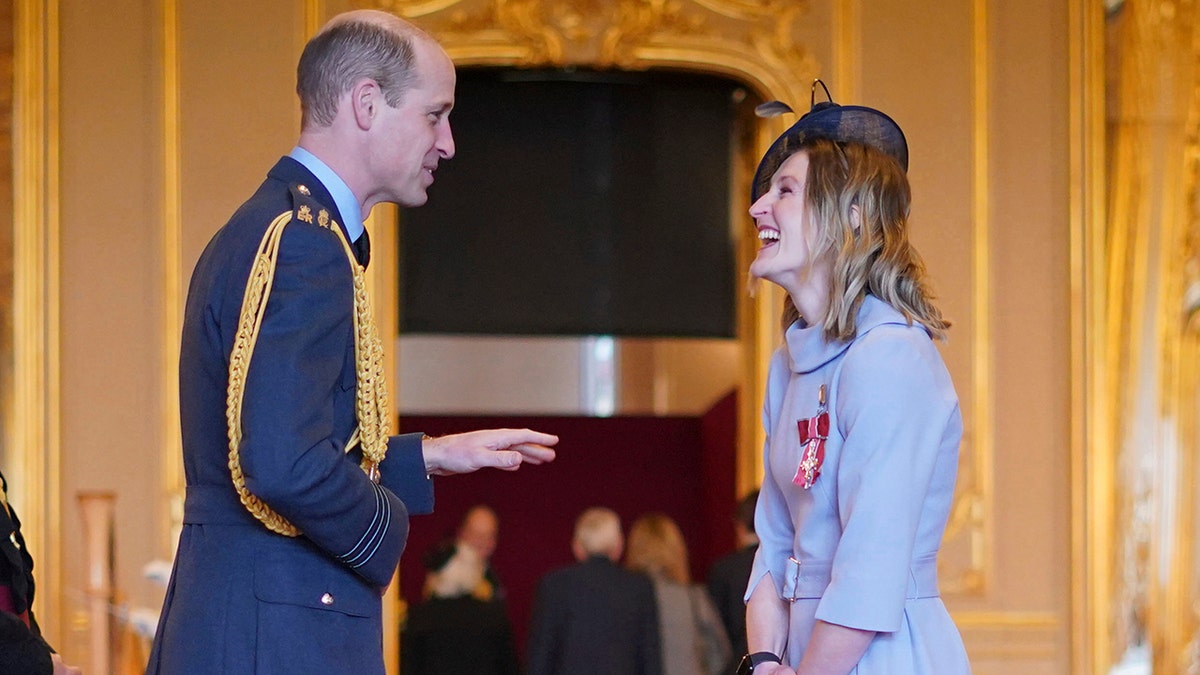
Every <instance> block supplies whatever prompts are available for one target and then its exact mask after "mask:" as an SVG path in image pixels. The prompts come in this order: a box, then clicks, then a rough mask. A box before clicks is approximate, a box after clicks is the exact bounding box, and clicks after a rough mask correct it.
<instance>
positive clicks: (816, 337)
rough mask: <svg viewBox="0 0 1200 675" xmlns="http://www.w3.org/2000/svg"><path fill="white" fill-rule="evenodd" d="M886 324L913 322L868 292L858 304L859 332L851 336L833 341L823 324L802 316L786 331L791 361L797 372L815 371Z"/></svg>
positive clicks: (785, 344)
mask: <svg viewBox="0 0 1200 675" xmlns="http://www.w3.org/2000/svg"><path fill="white" fill-rule="evenodd" d="M884 324H899V325H902V326H907V325H909V322H908V320H907V319H905V318H904V315H903V314H901V313H900V312H898V311H896V309H895V308H893V307H892V306H891V305H889V304H887V303H886V302H884V301H882V300H880V299H879V298H877V297H875V296H874V295H871V294H870V293H868V294H867V295H866V297H864V298H863V301H862V305H861V306H860V307H859V308H858V316H857V317H856V321H855V327H856V331H855V335H854V338H853V339H851V340H845V341H835V342H829V341H827V340H826V339H825V335H824V333H823V329H822V327H821V326H819V325H815V326H810V325H808V324H806V323H804V320H803V319H800V320H798V321H796V322H795V323H793V324H792V325H791V326H788V329H787V331H786V332H785V333H784V348H785V349H786V350H787V355H788V365H789V366H790V367H791V369H792V372H794V373H802V374H803V373H811V372H813V371H814V370H817V369H818V368H820V367H821V366H824V365H825V364H826V363H829V362H830V361H832V360H834V359H836V358H837V357H838V356H839V355H840V354H841V353H842V352H844V351H846V350H847V349H849V348H850V345H851V344H852V343H853V342H854V340H857V339H858V338H859V337H860V336H862V335H865V334H866V333H867V331H870V330H871V329H872V328H875V327H877V326H882V325H884Z"/></svg>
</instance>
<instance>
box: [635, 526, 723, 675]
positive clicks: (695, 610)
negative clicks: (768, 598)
mask: <svg viewBox="0 0 1200 675" xmlns="http://www.w3.org/2000/svg"><path fill="white" fill-rule="evenodd" d="M625 566H626V567H628V568H629V569H631V570H636V571H639V572H644V573H645V574H647V575H649V577H650V579H651V580H652V581H653V582H654V597H655V600H656V601H657V602H658V625H659V636H660V639H661V642H662V659H663V673H664V675H708V674H710V673H711V674H716V673H720V672H722V671H723V670H724V666H725V665H726V663H727V662H728V660H729V639H728V637H727V636H726V635H725V628H724V626H723V625H722V624H721V618H720V616H719V615H718V614H717V609H716V607H715V606H713V603H712V599H711V598H710V597H709V595H708V592H707V591H706V590H704V588H702V587H701V586H698V585H694V584H692V583H691V575H690V573H689V572H688V552H687V545H686V544H685V543H684V541H683V533H681V532H680V531H679V526H678V525H676V524H675V521H673V520H671V519H670V518H669V517H668V516H666V515H663V514H661V513H653V514H649V515H646V516H642V517H641V518H639V519H638V520H637V521H636V522H634V524H633V527H631V528H630V530H629V543H628V546H627V547H626V551H625Z"/></svg>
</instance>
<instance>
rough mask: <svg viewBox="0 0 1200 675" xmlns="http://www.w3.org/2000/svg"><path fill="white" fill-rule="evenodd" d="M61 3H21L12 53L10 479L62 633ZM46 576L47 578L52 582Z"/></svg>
mask: <svg viewBox="0 0 1200 675" xmlns="http://www.w3.org/2000/svg"><path fill="white" fill-rule="evenodd" d="M58 17H59V13H58V3H57V2H56V1H55V0H18V1H17V2H16V3H15V5H14V24H15V25H14V31H15V40H14V54H13V107H14V110H13V158H14V162H13V221H12V227H13V397H12V406H11V408H10V411H9V415H10V417H9V419H8V420H7V422H8V425H7V428H8V429H9V437H8V439H7V447H8V448H9V450H10V454H9V461H10V465H9V466H8V467H6V468H7V469H8V471H9V473H8V474H7V475H8V478H9V480H10V481H11V485H12V486H13V487H14V489H13V490H12V495H13V501H14V502H16V505H17V509H18V510H19V511H20V514H21V516H22V517H23V519H24V527H23V528H22V532H23V533H24V535H25V539H26V542H27V543H28V544H29V547H30V550H32V551H35V555H37V559H38V567H39V569H41V570H42V572H41V573H40V577H39V578H40V579H41V582H40V583H39V586H40V589H41V592H40V593H38V596H37V605H36V606H35V607H34V612H35V613H37V614H39V615H40V616H41V617H42V625H43V626H45V627H46V629H47V632H48V633H49V635H48V639H49V640H50V641H51V642H56V641H58V640H59V638H62V637H64V636H65V634H64V633H63V621H62V620H61V617H62V616H63V611H62V603H63V594H62V586H63V584H62V583H61V581H62V578H61V574H62V572H61V570H62V545H61V538H60V537H59V536H57V533H59V532H60V531H61V527H60V526H61V523H62V509H61V505H60V504H59V494H60V489H59V487H60V485H61V481H62V477H61V469H60V461H61V452H60V447H61V438H60V423H59V422H60V416H61V412H60V398H59V381H60V378H59V368H60V358H59V354H60V350H59V307H58V297H59V278H60V276H59V275H60V272H59V228H58V223H59V175H58V161H59V159H58V158H59V148H58V143H59V136H58V119H59V107H58V105H59V100H58V96H59V63H58V58H59V56H58V55H59V50H58V34H59V33H58ZM47 571H50V572H49V573H48V574H47Z"/></svg>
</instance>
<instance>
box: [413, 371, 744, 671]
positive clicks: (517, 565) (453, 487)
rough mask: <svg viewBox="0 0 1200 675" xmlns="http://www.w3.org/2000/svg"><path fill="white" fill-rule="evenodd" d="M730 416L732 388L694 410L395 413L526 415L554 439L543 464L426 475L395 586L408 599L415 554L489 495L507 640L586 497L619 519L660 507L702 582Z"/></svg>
mask: <svg viewBox="0 0 1200 675" xmlns="http://www.w3.org/2000/svg"><path fill="white" fill-rule="evenodd" d="M736 418H737V402H736V397H735V395H734V394H732V393H731V394H729V395H728V396H726V397H725V398H723V399H721V401H719V402H718V403H717V404H716V405H714V406H713V408H712V409H711V410H709V411H708V413H706V414H705V415H704V416H701V417H649V416H626V417H609V418H596V417H519V418H518V417H441V416H436V417H435V416H407V417H402V418H401V419H400V427H401V429H402V430H403V431H406V432H408V431H422V432H425V433H427V434H431V435H440V434H450V433H455V432H461V431H470V430H472V429H483V428H491V427H528V428H531V429H537V430H539V431H545V432H548V433H553V434H557V435H558V436H559V438H560V441H559V445H558V459H557V460H556V461H555V462H553V463H552V464H548V465H544V466H525V467H522V468H521V469H520V470H519V471H516V472H514V473H507V472H500V471H492V470H486V471H480V472H477V473H474V474H468V475H465V476H452V477H445V478H442V477H435V478H434V479H433V480H435V481H436V486H435V495H436V506H435V509H434V513H433V514H432V515H429V516H417V517H414V518H413V519H412V523H411V525H412V527H411V531H410V533H409V539H408V547H407V549H406V550H405V553H404V558H403V560H402V561H401V564H400V576H401V586H400V589H401V593H402V594H403V595H404V597H405V599H406V600H408V601H409V602H410V603H413V602H419V601H420V594H421V589H422V586H423V581H424V573H425V572H424V569H423V568H422V566H421V557H422V555H424V553H425V552H426V551H427V550H429V548H430V547H432V546H434V545H436V544H437V543H438V542H439V541H441V540H443V539H448V538H453V536H454V530H455V528H456V527H457V525H458V523H459V521H460V520H461V519H462V516H463V514H464V513H465V512H466V511H467V509H469V508H470V507H472V506H474V505H476V504H487V505H489V506H491V507H492V508H493V509H495V511H496V513H497V515H498V516H499V518H500V537H499V545H498V546H497V548H496V552H495V554H494V555H493V556H492V567H493V569H494V570H495V571H496V573H497V575H498V576H499V578H500V580H501V583H502V584H503V585H504V587H505V588H506V590H507V603H508V610H509V617H510V618H511V619H512V622H513V630H514V632H515V634H516V637H517V644H518V648H521V647H523V645H524V643H525V636H526V631H527V628H528V625H529V613H530V609H531V605H532V603H533V594H534V592H535V591H536V589H537V583H538V581H539V580H540V579H541V577H542V576H543V575H544V574H545V573H546V572H548V571H550V570H552V569H555V568H557V567H561V566H564V565H569V564H572V563H573V562H574V560H573V558H572V556H571V550H570V541H571V534H572V530H573V528H574V524H575V518H576V517H577V516H578V515H579V514H580V512H582V511H583V510H584V509H586V508H588V507H591V506H606V507H609V508H611V509H613V510H614V511H616V512H617V513H618V514H620V516H621V520H622V524H623V525H624V526H625V528H626V530H627V531H628V527H629V525H630V524H631V523H632V522H633V521H634V520H635V519H637V518H638V517H639V516H641V515H644V514H646V513H649V512H653V511H661V512H663V513H666V514H667V515H668V516H670V517H671V518H673V519H675V521H676V522H677V523H679V527H680V529H681V530H682V531H683V535H684V538H685V539H686V540H687V544H688V549H689V553H690V556H691V568H692V575H693V581H696V582H702V581H703V580H704V577H705V574H706V573H707V571H708V567H709V565H710V564H711V563H712V561H713V560H715V559H716V558H717V557H719V556H721V555H723V554H724V553H727V552H729V551H731V550H732V549H733V547H734V535H733V511H734V505H735V502H736V499H737V495H736V494H735V490H736V486H735V477H734V467H735V459H734V452H735V445H736V435H737V434H736Z"/></svg>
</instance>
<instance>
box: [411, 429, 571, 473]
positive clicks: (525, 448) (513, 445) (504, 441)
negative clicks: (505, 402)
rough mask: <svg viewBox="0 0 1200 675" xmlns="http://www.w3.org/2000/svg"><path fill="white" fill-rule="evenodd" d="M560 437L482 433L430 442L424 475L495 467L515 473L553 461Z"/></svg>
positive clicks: (508, 431) (423, 448)
mask: <svg viewBox="0 0 1200 675" xmlns="http://www.w3.org/2000/svg"><path fill="white" fill-rule="evenodd" d="M555 443H558V436H554V435H551V434H543V433H541V432H538V431H531V430H529V429H483V430H480V431H469V432H467V433H465V434H452V435H450V436H440V437H438V438H427V439H425V440H424V441H423V442H422V444H421V452H422V454H423V455H424V456H425V471H426V472H427V473H429V474H431V475H435V476H449V475H452V474H456V473H471V472H472V471H476V470H478V469H483V468H487V467H492V468H496V469H503V470H505V471H516V470H517V469H519V468H521V465H522V464H544V463H546V462H552V461H554V449H553V446H554V444H555Z"/></svg>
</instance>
